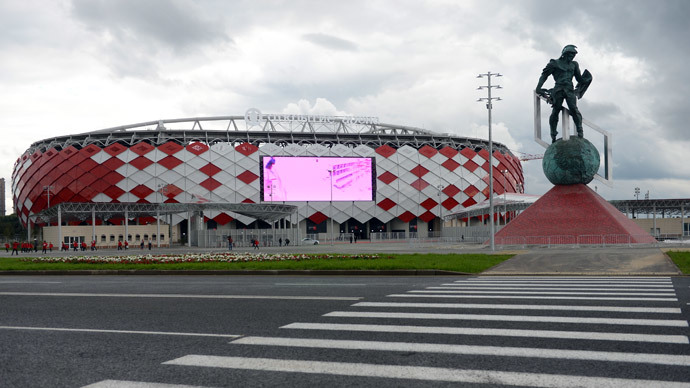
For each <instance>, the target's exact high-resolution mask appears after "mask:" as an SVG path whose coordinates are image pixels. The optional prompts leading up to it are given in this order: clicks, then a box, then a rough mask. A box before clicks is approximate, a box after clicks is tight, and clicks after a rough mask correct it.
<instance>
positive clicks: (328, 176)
mask: <svg viewBox="0 0 690 388" xmlns="http://www.w3.org/2000/svg"><path fill="white" fill-rule="evenodd" d="M261 165H262V170H261V175H262V176H261V182H262V191H263V193H262V197H263V200H264V201H265V202H276V201H281V202H282V201H331V200H333V201H373V200H374V191H375V187H374V175H375V174H374V173H375V171H376V168H375V165H374V159H373V158H349V157H342V158H341V157H303V156H262V157H261Z"/></svg>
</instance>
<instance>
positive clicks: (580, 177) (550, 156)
mask: <svg viewBox="0 0 690 388" xmlns="http://www.w3.org/2000/svg"><path fill="white" fill-rule="evenodd" d="M600 163H601V160H600V159H599V151H597V148H596V147H595V146H594V145H593V144H592V143H590V142H589V141H588V140H587V139H584V138H581V137H571V138H570V139H568V140H559V141H557V142H555V143H553V144H551V145H550V146H549V148H547V149H546V153H544V159H542V163H541V166H542V168H543V169H544V175H546V178H547V179H548V180H549V182H551V183H553V184H554V185H575V184H578V183H583V184H585V185H586V184H588V183H589V182H591V181H592V179H594V175H595V174H596V173H597V171H598V170H599V164H600Z"/></svg>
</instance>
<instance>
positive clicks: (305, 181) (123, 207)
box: [12, 109, 523, 247]
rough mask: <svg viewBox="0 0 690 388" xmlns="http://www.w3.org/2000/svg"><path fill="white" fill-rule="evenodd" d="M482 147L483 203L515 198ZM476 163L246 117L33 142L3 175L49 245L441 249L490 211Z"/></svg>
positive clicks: (421, 137)
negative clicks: (493, 197)
mask: <svg viewBox="0 0 690 388" xmlns="http://www.w3.org/2000/svg"><path fill="white" fill-rule="evenodd" d="M492 146H493V150H494V152H493V158H492V159H493V166H492V168H493V172H492V173H493V180H494V182H493V188H494V192H495V194H498V195H501V194H504V193H506V192H507V193H517V192H522V191H523V171H522V166H521V163H520V160H519V159H518V158H517V157H516V156H515V155H513V154H512V153H511V152H510V150H508V149H507V147H506V146H505V145H503V144H500V143H493V145H492ZM488 150H489V141H488V140H484V139H476V138H467V137H458V136H454V135H450V134H439V133H434V132H431V131H428V130H424V129H420V128H414V127H406V126H400V125H391V124H382V123H379V122H378V119H377V118H374V117H343V116H317V115H288V114H262V113H261V112H260V111H258V110H256V109H250V110H248V111H247V112H246V114H245V115H244V116H221V117H203V118H182V119H172V120H156V121H151V122H144V123H138V124H132V125H125V126H120V127H114V128H107V129H103V130H97V131H92V132H87V133H81V134H74V135H66V136H57V137H53V138H48V139H44V140H40V141H37V142H35V143H33V144H32V145H31V146H30V147H29V149H27V150H26V151H25V152H24V153H23V154H22V156H21V157H19V159H18V160H17V162H16V163H15V166H14V170H13V174H12V197H13V202H14V207H15V213H16V214H17V215H18V217H19V218H20V220H21V222H22V223H23V225H24V226H26V227H28V228H29V229H30V230H32V229H33V230H34V231H37V230H38V231H40V232H41V235H40V236H41V238H43V239H45V240H47V241H50V242H52V243H54V244H56V245H57V243H58V242H66V243H72V242H74V241H78V242H83V241H86V242H90V241H95V242H96V243H97V244H98V245H99V246H111V247H112V246H115V245H116V244H117V242H118V241H123V240H124V241H127V242H128V243H129V244H132V245H134V244H140V243H143V242H144V241H146V242H151V241H152V243H153V244H155V245H157V246H168V245H170V244H176V243H184V244H188V245H190V246H202V247H217V246H223V244H225V241H226V239H227V237H228V236H230V237H233V239H234V241H235V243H236V244H244V243H247V242H248V241H253V240H259V241H260V243H262V244H267V245H270V244H277V241H278V239H280V240H281V242H282V241H285V240H286V239H289V240H291V241H293V242H301V241H302V240H303V239H304V238H307V237H309V238H311V239H312V240H313V241H315V242H316V241H319V240H320V241H321V242H322V243H323V241H332V240H349V239H350V238H351V237H352V238H353V239H370V238H373V237H374V236H381V235H386V236H400V237H406V238H409V237H427V236H440V235H441V229H442V227H443V218H444V215H445V216H447V215H449V214H453V213H457V212H460V211H462V210H463V209H466V208H468V207H470V206H472V205H475V204H477V203H480V202H482V201H485V200H486V199H487V198H488V197H489V176H490V175H489V159H490V158H489V151H488ZM505 216H506V214H500V213H499V214H496V215H494V217H495V218H501V217H505ZM478 218H479V219H480V220H479V221H478V222H481V219H482V216H479V217H478ZM125 220H127V221H126V222H125ZM463 221H464V222H465V223H467V222H469V221H471V220H470V219H465V220H463ZM484 221H486V220H484ZM29 233H31V232H29ZM444 233H445V231H444Z"/></svg>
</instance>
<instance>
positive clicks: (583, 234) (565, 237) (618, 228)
mask: <svg viewBox="0 0 690 388" xmlns="http://www.w3.org/2000/svg"><path fill="white" fill-rule="evenodd" d="M495 240H496V243H497V244H518V243H523V244H524V243H527V244H530V243H533V244H546V243H548V244H574V243H584V244H599V243H605V244H622V243H653V242H655V239H654V237H652V236H651V235H650V234H649V233H647V232H646V231H645V230H644V229H642V228H641V227H639V226H638V225H637V224H635V223H634V222H633V221H632V220H630V219H628V217H627V216H626V215H625V214H623V213H621V212H620V211H618V209H616V208H615V207H614V206H613V205H611V204H610V203H608V202H607V201H606V200H605V199H604V198H602V197H601V196H600V195H599V194H597V193H596V192H594V190H592V189H590V188H589V187H588V186H587V185H584V184H576V185H556V186H554V187H553V188H552V189H551V190H549V191H548V192H547V193H546V194H544V195H543V196H542V197H541V198H539V200H537V201H536V202H535V203H534V204H532V205H531V206H530V207H528V208H527V209H526V210H525V211H524V212H522V214H520V215H519V216H518V217H516V218H515V219H513V220H512V221H510V222H509V223H508V225H506V226H505V227H503V229H501V230H500V231H499V232H498V233H496V236H495Z"/></svg>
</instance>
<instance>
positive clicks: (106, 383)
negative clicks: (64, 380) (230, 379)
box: [82, 380, 207, 388]
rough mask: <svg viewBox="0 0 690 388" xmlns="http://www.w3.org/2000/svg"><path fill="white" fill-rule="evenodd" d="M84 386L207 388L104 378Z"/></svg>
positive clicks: (110, 387) (93, 387)
mask: <svg viewBox="0 0 690 388" xmlns="http://www.w3.org/2000/svg"><path fill="white" fill-rule="evenodd" d="M82 388H207V387H202V386H200V385H180V384H163V383H146V382H143V381H125V380H103V381H99V382H97V383H93V384H89V385H85V386H83V387H82Z"/></svg>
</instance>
